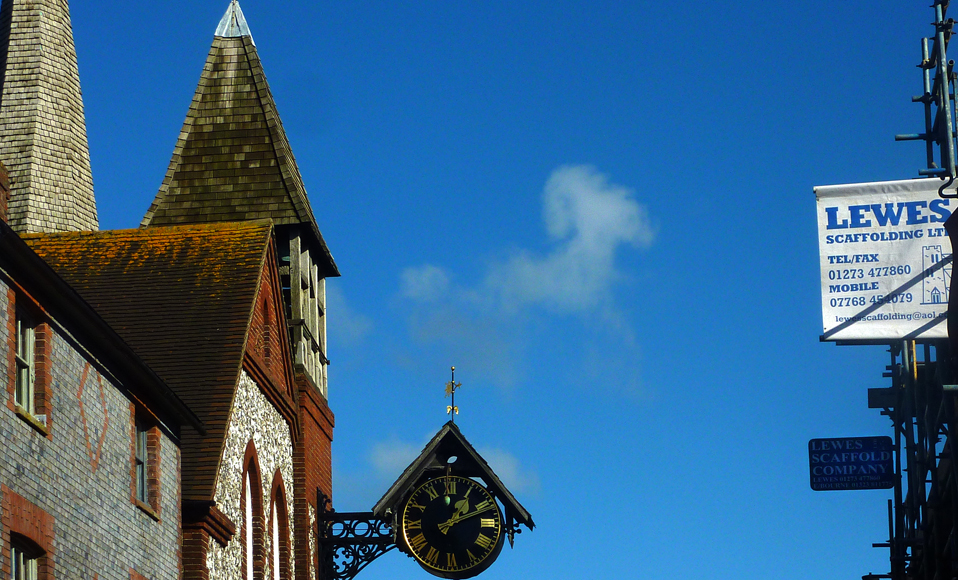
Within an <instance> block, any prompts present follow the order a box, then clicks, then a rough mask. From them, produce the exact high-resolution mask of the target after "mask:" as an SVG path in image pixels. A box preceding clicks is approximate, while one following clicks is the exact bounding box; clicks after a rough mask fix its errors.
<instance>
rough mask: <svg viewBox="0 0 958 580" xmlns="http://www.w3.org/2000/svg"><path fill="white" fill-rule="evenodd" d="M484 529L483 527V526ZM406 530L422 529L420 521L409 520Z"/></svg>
mask: <svg viewBox="0 0 958 580" xmlns="http://www.w3.org/2000/svg"><path fill="white" fill-rule="evenodd" d="M483 521H485V520H483ZM483 527H485V526H483ZM406 529H407V530H421V529H422V520H410V521H408V522H406Z"/></svg>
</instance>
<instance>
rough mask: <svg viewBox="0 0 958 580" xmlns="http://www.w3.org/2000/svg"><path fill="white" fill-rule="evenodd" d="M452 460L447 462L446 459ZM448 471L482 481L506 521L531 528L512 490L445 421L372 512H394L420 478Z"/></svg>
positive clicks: (528, 518) (528, 517) (524, 511)
mask: <svg viewBox="0 0 958 580" xmlns="http://www.w3.org/2000/svg"><path fill="white" fill-rule="evenodd" d="M453 457H454V458H455V460H454V461H453V462H452V463H450V462H449V459H450V458H453ZM447 469H449V470H451V473H452V474H453V475H460V476H463V477H471V478H474V479H480V480H482V481H483V482H484V483H485V485H486V487H487V488H488V489H489V491H491V492H492V494H493V495H494V496H495V497H496V498H497V499H498V500H499V501H501V502H502V504H503V507H504V508H505V516H506V520H509V521H514V522H517V523H520V524H523V525H525V526H526V527H527V528H529V529H530V530H531V529H533V528H534V527H535V523H534V522H533V521H532V515H531V514H530V513H529V512H528V510H526V508H524V507H522V504H520V503H519V501H518V500H517V499H516V498H515V496H514V495H512V492H510V491H509V490H508V488H506V486H505V485H504V484H503V483H502V481H501V480H500V479H499V476H497V475H496V474H495V472H494V471H493V470H492V468H491V467H490V466H489V464H488V463H487V462H486V460H485V459H483V458H482V456H481V455H479V452H477V451H476V449H475V448H474V447H473V446H472V444H470V443H469V441H468V440H466V438H465V436H464V435H463V434H462V432H461V431H460V430H459V427H458V426H456V424H455V423H453V422H452V421H449V422H448V423H446V424H445V425H443V427H442V429H440V430H439V432H438V433H436V435H435V436H434V437H433V438H432V440H430V441H429V443H428V444H426V447H425V448H424V449H423V450H422V453H420V454H419V457H417V458H416V459H415V461H413V462H412V463H411V464H409V467H407V468H406V469H405V471H403V473H402V475H400V476H399V479H397V480H396V482H395V483H393V484H392V486H391V487H390V488H389V491H387V492H386V494H385V495H383V497H382V498H381V499H380V500H379V501H378V502H376V505H375V506H373V513H374V514H375V515H376V516H378V517H384V516H385V514H386V511H387V510H392V512H393V513H398V511H399V506H400V504H402V503H403V502H404V501H405V500H406V499H407V498H408V497H409V495H410V494H411V493H412V492H413V490H415V488H416V486H417V485H419V484H420V483H421V482H422V481H423V480H424V479H426V478H430V477H440V476H442V475H445V474H446V473H447Z"/></svg>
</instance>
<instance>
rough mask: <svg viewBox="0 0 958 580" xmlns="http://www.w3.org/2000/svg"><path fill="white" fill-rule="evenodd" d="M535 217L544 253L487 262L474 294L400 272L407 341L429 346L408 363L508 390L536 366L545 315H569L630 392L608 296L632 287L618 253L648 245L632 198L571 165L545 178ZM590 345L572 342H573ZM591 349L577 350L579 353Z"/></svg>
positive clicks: (625, 326)
mask: <svg viewBox="0 0 958 580" xmlns="http://www.w3.org/2000/svg"><path fill="white" fill-rule="evenodd" d="M542 216H543V225H544V230H545V234H546V235H547V238H546V241H547V244H548V245H547V246H546V249H545V250H544V251H539V252H534V251H531V250H528V249H521V248H520V249H518V250H515V251H513V252H512V253H511V254H509V255H507V256H505V257H504V258H502V259H500V260H498V261H492V262H491V263H489V265H488V266H487V268H486V270H485V271H484V272H480V274H479V275H478V277H477V278H478V280H480V282H479V283H477V284H474V285H462V284H456V283H455V282H454V281H453V280H454V277H453V276H452V275H451V274H450V273H449V272H447V271H446V270H443V269H442V268H441V267H439V266H436V265H433V264H425V265H422V266H419V267H409V268H406V269H405V270H403V272H402V276H401V285H400V289H401V293H402V296H403V297H404V298H405V299H407V303H406V304H405V305H406V306H409V308H408V309H407V310H406V315H407V320H408V324H409V330H410V336H411V338H412V339H413V342H414V343H415V344H416V345H417V346H422V345H427V346H428V348H425V349H417V352H416V354H415V355H414V356H410V357H409V360H415V361H416V364H417V365H423V366H430V365H431V366H437V365H440V364H449V362H450V361H454V362H455V364H457V365H461V366H463V368H466V367H469V368H471V369H473V372H474V373H475V374H474V375H472V376H473V377H474V378H475V379H477V380H478V381H479V382H491V383H492V384H495V385H496V386H498V387H500V388H505V389H506V390H508V389H510V388H512V387H513V386H514V385H515V384H517V383H519V382H522V380H523V379H524V376H525V368H523V367H524V365H525V363H524V362H523V361H524V360H526V359H528V358H530V357H534V356H535V353H531V354H530V353H529V352H528V351H529V350H530V349H529V346H528V343H529V341H530V340H531V339H533V337H534V336H535V332H536V331H537V329H539V328H543V327H546V328H548V327H550V326H551V324H550V323H551V322H552V321H551V320H550V319H548V318H547V316H548V314H549V313H560V314H571V315H576V316H580V317H581V318H582V321H583V322H584V323H585V327H583V329H585V330H589V331H590V332H591V334H592V335H593V336H592V339H593V341H594V343H595V344H604V345H608V344H615V345H616V348H615V349H614V353H613V352H612V351H610V350H609V349H608V348H605V347H602V348H599V349H598V350H599V352H603V353H608V354H607V355H606V356H607V357H609V358H610V359H613V358H615V357H620V358H621V357H624V358H625V359H627V360H628V361H630V367H629V369H627V370H628V371H629V372H628V374H629V376H630V377H632V378H631V379H630V381H631V383H634V384H638V374H637V372H636V370H635V369H636V368H637V365H636V364H635V361H637V360H638V359H639V353H638V345H637V342H636V339H635V333H634V330H633V329H632V327H631V325H630V324H629V322H628V321H627V319H626V317H625V316H624V315H623V313H621V312H620V309H619V307H618V305H617V304H616V300H615V298H614V296H615V290H616V288H617V286H619V285H620V284H621V283H622V282H623V281H624V280H626V279H628V278H629V277H630V276H629V275H630V272H629V270H628V269H627V268H626V267H624V266H623V263H622V260H621V257H622V256H621V254H622V253H623V252H622V250H624V249H627V248H637V249H641V248H646V247H648V246H650V245H651V244H652V242H653V240H654V238H655V232H654V228H653V227H652V224H651V220H650V218H649V215H648V211H647V209H646V208H645V206H644V205H642V204H641V203H639V201H638V200H637V196H636V193H635V191H634V190H632V189H630V188H628V187H624V186H622V185H617V184H615V183H611V182H610V181H609V179H608V178H607V177H606V176H605V175H603V174H602V173H600V172H598V171H597V170H596V169H595V168H594V167H591V166H588V165H578V166H563V167H560V168H558V169H556V170H555V171H553V172H552V174H551V175H550V177H549V179H548V180H547V181H546V184H545V186H544V188H543V194H542ZM588 335H589V333H583V332H581V331H580V332H578V333H577V336H579V337H580V340H582V339H584V337H586V336H588ZM549 338H550V339H558V337H556V336H555V335H551V336H550V337H549ZM555 346H556V345H554V344H553V345H552V346H550V347H549V348H552V349H554V348H555ZM589 347H590V345H589V344H580V345H579V346H578V347H577V352H579V353H580V354H581V352H583V351H585V350H587V349H588V348H589ZM414 348H415V347H414ZM611 362H615V361H611ZM612 366H615V365H612V364H611V363H610V364H606V365H601V368H611V367H612ZM620 380H621V379H620ZM631 383H630V384H631ZM630 390H632V391H634V390H636V388H630Z"/></svg>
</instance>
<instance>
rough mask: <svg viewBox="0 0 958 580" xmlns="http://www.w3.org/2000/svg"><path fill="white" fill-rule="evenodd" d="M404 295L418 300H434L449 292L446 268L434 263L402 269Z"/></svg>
mask: <svg viewBox="0 0 958 580" xmlns="http://www.w3.org/2000/svg"><path fill="white" fill-rule="evenodd" d="M401 277H402V286H401V290H402V295H403V296H405V297H406V298H412V299H413V300H418V301H424V302H425V301H432V300H437V299H439V298H442V297H443V296H445V295H446V294H447V293H448V292H449V276H448V274H446V272H445V270H443V269H442V268H440V267H438V266H433V265H432V264H425V265H423V266H419V267H418V268H406V269H405V270H403V271H402V274H401Z"/></svg>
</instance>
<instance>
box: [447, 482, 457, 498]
mask: <svg viewBox="0 0 958 580" xmlns="http://www.w3.org/2000/svg"><path fill="white" fill-rule="evenodd" d="M446 495H456V482H455V480H451V479H447V480H446Z"/></svg>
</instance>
